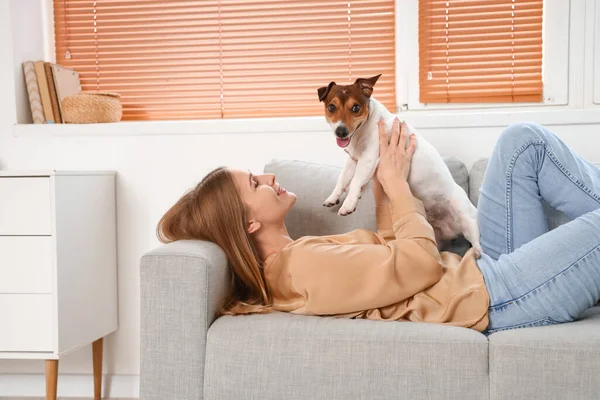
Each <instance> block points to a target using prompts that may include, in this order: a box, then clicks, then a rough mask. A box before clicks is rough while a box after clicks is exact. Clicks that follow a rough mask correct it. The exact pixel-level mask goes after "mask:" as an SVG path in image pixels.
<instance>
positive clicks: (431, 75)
mask: <svg viewBox="0 0 600 400" xmlns="http://www.w3.org/2000/svg"><path fill="white" fill-rule="evenodd" d="M542 19H543V0H486V1H483V0H456V1H442V0H420V1H419V60H420V65H419V84H420V101H421V102H422V103H455V102H456V103H471V102H522V101H528V102H540V101H541V100H542V91H543V84H542V46H543V43H542Z"/></svg>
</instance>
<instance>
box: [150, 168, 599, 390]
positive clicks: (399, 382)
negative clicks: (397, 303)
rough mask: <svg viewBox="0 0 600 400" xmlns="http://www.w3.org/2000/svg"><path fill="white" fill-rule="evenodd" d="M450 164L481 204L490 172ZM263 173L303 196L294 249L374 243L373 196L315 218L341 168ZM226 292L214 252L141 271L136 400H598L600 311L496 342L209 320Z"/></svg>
mask: <svg viewBox="0 0 600 400" xmlns="http://www.w3.org/2000/svg"><path fill="white" fill-rule="evenodd" d="M445 161H446V163H447V165H448V166H449V167H450V169H451V172H452V174H453V176H454V178H455V180H456V181H457V182H458V183H459V184H460V185H461V186H462V187H463V188H464V189H465V190H466V191H467V193H469V195H470V197H471V199H472V201H473V202H474V203H475V204H476V203H477V199H478V189H479V185H480V184H481V180H482V178H483V174H484V171H485V167H486V165H487V161H486V160H480V161H478V162H476V163H475V164H474V165H473V167H472V169H471V171H470V173H469V172H468V170H467V168H466V167H465V165H464V164H463V163H461V162H460V161H459V160H457V159H454V158H446V159H445ZM265 171H267V172H274V173H275V174H276V175H277V179H278V181H279V182H280V183H281V184H282V185H283V186H284V187H286V188H288V189H289V190H291V191H293V192H294V193H296V194H297V195H298V200H297V203H296V206H295V207H294V208H293V209H292V211H291V212H290V214H289V216H288V220H287V225H288V228H289V231H290V234H291V235H292V237H299V236H302V235H324V234H332V233H340V232H347V231H350V230H352V229H355V228H357V227H363V228H369V229H376V225H375V215H374V204H373V198H372V195H371V194H370V193H367V194H366V195H363V198H362V200H361V201H360V203H359V206H358V209H357V211H356V212H355V213H354V214H351V215H350V216H348V217H339V216H337V214H336V211H337V207H336V208H333V209H327V208H324V207H322V206H321V204H322V201H323V200H324V199H325V198H326V197H327V195H328V194H329V193H330V191H331V190H332V188H333V187H334V184H335V180H336V178H337V175H338V173H339V171H340V169H339V168H337V167H333V166H327V165H319V164H312V163H306V162H300V161H277V160H276V161H273V162H271V163H269V164H268V165H267V166H266V167H265ZM369 190H370V189H369ZM548 217H549V219H550V221H551V224H552V226H556V225H558V224H560V223H562V222H564V221H565V220H566V219H565V218H564V216H562V215H559V214H558V213H556V212H555V211H553V210H551V209H548ZM465 243H466V242H464V241H463V242H461V241H460V240H459V241H456V242H455V243H453V244H452V249H451V250H453V251H456V252H463V251H464V250H465V248H466V247H465V246H466V244H465ZM228 282H229V271H228V268H227V261H226V258H225V256H224V253H223V252H222V251H221V250H220V248H219V247H218V246H216V245H215V244H212V243H207V242H200V241H180V242H175V243H171V244H168V245H165V246H161V247H159V248H157V249H155V250H153V251H151V252H149V253H148V254H145V255H144V256H143V257H142V260H141V296H142V298H141V373H140V398H141V399H142V400H199V399H219V400H251V399H261V400H268V399H273V400H285V399H294V400H296V399H310V400H316V399H327V400H336V399H340V400H349V399H368V400H375V399H410V400H419V399H428V400H432V399H443V400H449V399H461V400H465V399H477V400H484V399H494V400H495V399H502V400H506V399H557V400H567V399H600V308H599V307H595V308H593V309H591V310H589V311H588V312H587V313H586V314H585V315H584V316H583V318H582V319H581V320H580V321H577V322H574V323H570V324H565V325H556V326H547V327H538V328H529V329H521V330H511V331H504V332H499V333H495V334H493V335H490V336H489V337H488V336H485V335H483V334H481V333H479V332H476V331H473V330H470V329H463V328H455V327H447V326H440V325H433V324H418V323H406V322H375V321H365V320H349V319H336V318H329V317H307V316H297V315H292V314H286V313H272V314H268V315H258V316H237V317H222V318H219V319H217V320H215V318H214V313H215V312H216V311H217V310H218V309H219V307H220V306H221V305H222V304H223V300H224V298H225V295H226V293H227V290H228Z"/></svg>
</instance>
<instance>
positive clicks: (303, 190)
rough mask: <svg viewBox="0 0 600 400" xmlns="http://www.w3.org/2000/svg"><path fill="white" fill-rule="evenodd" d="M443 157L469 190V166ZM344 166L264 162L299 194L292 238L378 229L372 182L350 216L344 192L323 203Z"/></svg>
mask: <svg viewBox="0 0 600 400" xmlns="http://www.w3.org/2000/svg"><path fill="white" fill-rule="evenodd" d="M444 161H445V162H446V165H447V166H448V168H449V169H450V172H451V173H452V176H453V178H454V180H455V181H456V182H457V183H458V184H459V185H460V186H461V187H462V188H463V189H464V190H465V192H468V190H469V174H468V170H467V167H466V166H465V165H464V164H463V163H462V162H461V161H460V160H458V159H457V158H455V157H446V158H444ZM341 170H342V169H341V168H340V167H337V166H333V165H327V164H316V163H310V162H305V161H294V160H273V161H271V162H270V163H268V164H267V165H266V166H265V168H264V171H265V172H267V173H274V174H275V175H276V176H277V181H278V182H279V183H280V184H281V185H282V186H283V187H285V188H286V189H288V190H289V191H291V192H293V193H295V194H296V195H297V200H296V205H295V206H294V207H293V208H292V210H291V211H290V212H289V214H288V215H287V217H286V225H287V227H288V230H289V233H290V235H291V237H292V238H299V237H301V236H307V235H333V234H339V233H346V232H350V231H352V230H354V229H357V228H364V229H370V230H373V231H375V230H377V224H376V221H375V201H374V199H373V194H372V192H371V185H370V184H369V185H368V186H367V188H366V189H365V192H364V193H363V196H362V199H361V200H360V201H359V202H358V206H357V208H356V211H355V212H354V213H352V214H350V215H348V216H345V217H340V216H338V215H337V212H338V210H339V208H340V207H341V203H342V202H343V200H344V199H345V195H342V198H341V199H340V204H339V205H337V206H334V207H330V208H328V207H323V202H324V201H325V199H326V198H327V197H328V196H329V195H330V194H331V192H332V191H333V188H334V187H335V183H336V181H337V178H338V176H339V174H340V172H341Z"/></svg>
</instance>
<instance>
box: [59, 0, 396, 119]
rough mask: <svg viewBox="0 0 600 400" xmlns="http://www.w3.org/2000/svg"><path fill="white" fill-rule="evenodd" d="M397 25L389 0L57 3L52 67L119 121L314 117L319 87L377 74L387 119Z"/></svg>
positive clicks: (392, 100) (377, 94)
mask: <svg viewBox="0 0 600 400" xmlns="http://www.w3.org/2000/svg"><path fill="white" fill-rule="evenodd" d="M94 3H95V4H96V6H95V7H94ZM394 18H395V17H394V0H363V1H348V0H346V1H340V0H335V1H322V0H293V1H285V2H283V1H281V0H260V1H257V0H221V1H212V0H204V1H202V0H196V1H192V0H190V1H166V0H163V1H160V0H118V1H117V0H103V1H101V2H100V1H98V2H91V1H87V0H54V22H55V36H56V38H55V39H56V58H57V62H58V63H59V64H61V65H65V66H67V67H70V68H74V69H75V70H77V71H78V72H79V74H80V77H81V82H82V87H83V90H86V91H96V90H100V91H111V92H118V93H121V95H122V97H121V98H122V103H123V107H124V110H123V119H124V120H146V119H147V120H161V119H199V118H230V117H231V118H233V117H268V116H285V115H287V116H296V115H298V116H300V115H322V113H323V110H322V109H323V105H322V104H321V103H319V101H318V99H317V94H316V91H317V88H318V87H320V86H323V85H326V84H327V83H328V82H329V81H331V80H335V81H336V82H338V83H349V82H353V81H354V80H355V79H356V78H358V77H370V76H373V75H377V74H383V76H382V78H381V79H380V80H379V81H378V83H377V86H376V88H375V94H374V96H375V97H377V98H378V99H379V100H381V101H382V102H383V103H384V104H385V105H386V106H387V107H388V108H390V109H391V110H392V111H395V108H396V104H395V97H396V96H395V76H394V74H395V64H394V63H395V61H394V60H395V57H394V52H395V42H394V40H395V39H394ZM325 21H326V23H325ZM67 53H70V55H71V58H70V59H69V58H67ZM284 100H285V101H284Z"/></svg>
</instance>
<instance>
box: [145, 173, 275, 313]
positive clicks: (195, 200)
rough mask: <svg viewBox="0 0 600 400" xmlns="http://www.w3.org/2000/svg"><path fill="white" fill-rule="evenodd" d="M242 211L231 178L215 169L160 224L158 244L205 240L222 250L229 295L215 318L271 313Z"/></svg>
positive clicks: (256, 256)
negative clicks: (228, 271) (228, 269)
mask: <svg viewBox="0 0 600 400" xmlns="http://www.w3.org/2000/svg"><path fill="white" fill-rule="evenodd" d="M246 226H247V218H246V208H245V205H244V202H243V201H242V197H241V196H240V193H239V191H238V189H237V187H236V186H235V182H234V180H233V176H232V175H231V172H229V171H228V170H227V169H226V168H224V167H220V168H217V169H215V170H213V171H212V172H210V173H209V174H208V175H206V176H205V177H204V178H203V179H202V181H201V182H200V183H199V184H198V185H196V187H195V188H194V189H193V190H190V191H189V192H187V193H186V194H185V195H183V197H181V198H180V199H179V200H178V201H177V203H175V205H174V206H172V207H171V208H170V209H169V211H167V212H166V214H165V215H164V216H163V217H162V218H161V219H160V221H159V222H158V226H157V229H156V231H157V235H158V239H159V240H160V241H161V242H163V243H168V242H173V241H176V240H182V239H196V240H207V241H210V242H213V243H216V244H217V245H219V247H221V249H223V251H224V252H225V254H226V256H227V260H228V261H229V265H230V266H231V269H232V272H233V273H232V275H231V284H232V286H231V287H232V291H231V293H230V295H229V298H228V301H227V302H226V303H225V306H224V307H223V309H222V310H220V312H219V313H218V314H219V315H238V314H256V313H267V312H270V311H272V306H271V305H272V299H271V296H270V294H269V291H268V289H267V285H266V281H265V277H264V273H263V269H262V266H261V264H260V261H259V260H260V258H259V256H258V252H257V250H256V246H255V244H254V242H253V240H252V238H251V237H250V236H249V234H248V233H247V231H246Z"/></svg>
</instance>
